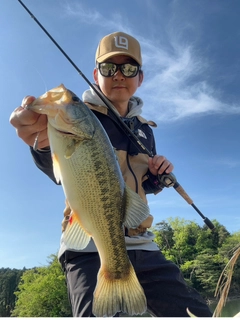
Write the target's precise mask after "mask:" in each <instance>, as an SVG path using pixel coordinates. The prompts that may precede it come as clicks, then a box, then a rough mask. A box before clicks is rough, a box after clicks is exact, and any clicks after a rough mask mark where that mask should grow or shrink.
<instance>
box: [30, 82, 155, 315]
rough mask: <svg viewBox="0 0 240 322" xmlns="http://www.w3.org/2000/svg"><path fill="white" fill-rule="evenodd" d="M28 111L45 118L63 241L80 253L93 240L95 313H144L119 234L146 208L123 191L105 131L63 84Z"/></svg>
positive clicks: (143, 216) (142, 298) (135, 223)
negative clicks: (63, 204)
mask: <svg viewBox="0 0 240 322" xmlns="http://www.w3.org/2000/svg"><path fill="white" fill-rule="evenodd" d="M27 108H28V109H29V110H32V111H35V112H37V113H40V114H46V115H47V116H48V136H49V141H50V148H51V153H52V158H53V166H54V174H55V176H56V180H58V181H61V184H62V186H63V190H64V194H65V196H66V199H67V201H68V204H69V206H70V208H71V214H70V219H69V222H68V225H67V227H66V230H65V231H64V233H63V238H64V241H65V243H66V245H67V247H69V248H72V249H74V250H81V249H83V248H85V247H86V246H87V244H88V243H89V241H90V238H91V237H92V238H93V240H94V242H95V244H96V247H97V249H98V252H99V256H100V260H101V267H100V269H99V272H98V276H97V284H96V288H95V291H94V296H93V314H95V315H96V316H102V317H104V316H114V315H115V314H116V313H117V312H119V311H122V312H126V313H128V314H129V315H133V314H142V313H144V312H145V311H146V297H145V295H144V291H143V289H142V287H141V285H140V284H139V281H138V279H137V277H136V274H135V271H134V269H133V266H132V264H131V262H130V260H129V258H128V255H127V250H126V245H125V238H124V232H123V229H124V226H126V227H127V228H135V227H137V226H138V225H139V224H140V223H141V222H142V221H143V220H145V219H146V218H147V217H148V216H149V208H148V206H147V205H146V204H145V203H144V202H143V200H142V199H141V198H140V197H139V195H137V194H136V193H135V192H133V191H132V190H131V189H130V188H129V187H127V186H126V184H125V182H124V180H123V177H122V174H121V170H120V167H119V164H118V162H117V158H116V155H115V153H114V150H113V148H112V146H111V143H110V140H109V138H108V136H107V134H106V132H105V130H104V129H103V127H102V125H101V123H100V122H99V121H98V119H97V118H96V117H95V115H94V114H93V113H92V111H90V109H89V108H88V107H87V106H86V105H85V104H83V103H82V102H81V101H80V100H79V99H78V98H77V97H76V95H75V94H74V93H72V92H71V91H69V90H67V89H66V88H65V86H64V85H60V86H58V87H56V88H54V89H52V90H51V91H48V92H47V93H45V94H44V95H42V96H40V97H39V98H38V99H36V100H35V101H34V102H33V103H31V104H30V105H29V106H28V107H27Z"/></svg>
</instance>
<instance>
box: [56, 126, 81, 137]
mask: <svg viewBox="0 0 240 322" xmlns="http://www.w3.org/2000/svg"><path fill="white" fill-rule="evenodd" d="M54 129H55V131H57V132H58V133H61V134H63V135H66V136H75V135H76V134H74V133H72V132H68V131H64V130H61V129H57V128H56V127H54Z"/></svg>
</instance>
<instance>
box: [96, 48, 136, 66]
mask: <svg viewBox="0 0 240 322" xmlns="http://www.w3.org/2000/svg"><path fill="white" fill-rule="evenodd" d="M118 55H123V56H129V57H131V58H132V59H134V60H135V61H136V62H137V63H138V64H139V65H140V66H142V62H140V61H139V60H138V59H136V57H134V56H133V55H129V53H126V52H123V51H115V52H111V53H107V54H105V55H102V56H101V57H98V58H97V62H98V63H103V62H104V61H105V60H107V59H108V58H111V57H114V56H118Z"/></svg>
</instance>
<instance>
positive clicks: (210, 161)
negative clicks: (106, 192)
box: [0, 0, 240, 268]
mask: <svg viewBox="0 0 240 322" xmlns="http://www.w3.org/2000/svg"><path fill="white" fill-rule="evenodd" d="M23 2H24V4H25V5H26V6H28V8H29V9H30V10H31V11H32V13H33V14H34V15H35V16H36V18H37V19H38V20H39V21H40V22H41V23H42V24H43V26H44V27H45V28H46V29H47V30H48V32H49V33H50V34H51V35H52V36H53V37H54V38H55V40H56V41H57V42H58V43H59V45H60V46H61V47H62V48H63V49H64V50H65V51H66V52H67V54H68V55H69V56H70V57H71V59H72V60H73V61H74V62H75V63H76V65H77V66H78V67H79V68H80V70H81V71H82V72H83V73H84V74H85V75H86V77H87V78H88V79H89V80H90V81H92V80H93V77H92V71H93V68H94V57H95V50H96V47H97V44H98V42H99V40H100V39H101V38H102V37H103V36H105V35H106V34H109V33H111V32H114V31H124V32H127V33H130V34H132V35H133V36H135V37H136V38H137V39H138V40H139V42H140V43H141V46H142V54H143V70H144V73H145V79H144V83H143V84H142V86H141V87H140V88H139V89H138V91H137V93H136V95H138V96H140V97H141V98H142V99H143V101H144V109H143V114H142V115H143V116H144V117H145V118H147V119H152V120H154V121H155V122H157V124H158V128H157V129H156V130H154V133H155V137H156V141H157V150H158V154H162V155H165V156H166V157H167V158H168V159H169V160H171V161H172V163H173V164H174V165H175V169H174V171H173V172H174V174H175V175H176V177H177V179H178V182H179V183H180V184H181V185H182V186H183V188H184V189H185V190H186V192H187V193H188V194H189V196H190V197H191V198H192V199H193V201H194V203H195V205H196V206H197V207H198V208H199V209H200V210H201V211H202V213H203V214H204V215H205V216H206V217H208V218H209V219H211V220H213V219H217V220H218V221H219V222H220V223H221V224H223V225H224V226H225V227H226V228H227V229H228V230H229V232H231V233H233V232H236V231H239V230H240V215H239V209H240V198H239V194H240V183H239V182H240V174H239V169H240V149H239V141H240V126H239V124H240V103H239V101H240V91H239V84H240V20H239V12H240V2H239V1H238V0H228V1H224V0H212V1H208V0H196V1H195V0H178V1H171V0H141V1H139V0H131V1H129V0H128V1H126V0H122V1H118V2H113V1H111V0H105V1H98V0H85V1H84V0H83V1H77V0H68V1H64V0H61V1H60V0H41V1H40V0H35V1H31V0H23ZM0 26H1V28H0V71H1V78H0V97H1V111H2V117H1V127H0V133H1V138H2V139H1V151H2V157H1V159H0V162H1V163H0V164H1V180H0V189H1V190H0V191H1V200H2V202H1V225H0V245H1V247H0V267H10V268H23V267H24V266H25V267H27V268H31V267H33V266H39V265H45V264H46V263H47V257H48V256H49V255H50V254H52V253H56V252H57V250H58V247H59V240H60V235H61V221H62V212H63V208H64V195H63V192H62V188H61V187H59V186H56V185H55V184H54V183H52V182H51V181H50V180H49V179H48V178H47V177H46V176H45V175H44V174H42V173H41V172H40V171H39V170H38V169H37V168H36V167H35V165H34V164H33V162H32V159H31V156H30V153H29V148H28V147H27V146H26V145H25V143H23V141H21V140H20V139H19V138H18V137H17V135H16V133H15V129H14V128H13V127H12V126H11V125H10V124H9V117H10V114H11V112H12V111H13V110H14V109H15V108H16V107H17V106H19V105H20V104H21V101H22V98H23V97H24V96H25V95H34V96H39V95H41V94H43V93H44V92H46V91H47V90H50V89H51V88H53V87H56V86H58V85H59V84H61V83H63V84H64V85H65V86H66V87H68V88H69V89H71V90H72V91H74V92H75V93H76V94H78V95H79V96H80V97H81V94H82V92H83V91H84V90H85V89H87V88H88V85H87V83H86V82H85V81H84V80H83V78H82V77H81V76H80V75H79V74H78V73H77V71H76V70H75V69H74V68H73V67H72V66H71V65H70V63H69V62H68V61H67V60H66V58H65V57H64V56H63V55H62V53H61V52H60V51H59V50H58V49H57V48H56V46H55V45H54V44H53V43H52V42H51V40H50V39H49V38H47V36H46V35H45V34H44V33H43V31H42V30H41V29H40V28H39V27H38V25H37V24H36V23H35V22H34V20H33V19H31V17H30V16H29V14H28V13H27V12H26V11H25V10H24V9H23V7H22V6H21V5H20V3H19V2H18V1H17V0H3V1H1V10H0ZM148 199H149V204H150V208H151V213H152V215H153V216H154V223H157V222H159V221H161V220H166V219H167V218H169V217H177V216H178V217H180V218H184V219H186V220H194V221H196V222H197V223H198V224H200V225H202V224H203V221H202V219H201V218H200V216H199V215H198V214H197V213H196V212H195V210H194V209H193V208H192V207H191V206H190V205H188V204H187V203H186V201H185V200H184V199H183V198H182V197H180V195H178V194H177V193H176V191H175V190H174V189H173V188H169V189H165V190H164V191H163V192H162V193H160V194H158V195H156V196H150V197H149V198H148Z"/></svg>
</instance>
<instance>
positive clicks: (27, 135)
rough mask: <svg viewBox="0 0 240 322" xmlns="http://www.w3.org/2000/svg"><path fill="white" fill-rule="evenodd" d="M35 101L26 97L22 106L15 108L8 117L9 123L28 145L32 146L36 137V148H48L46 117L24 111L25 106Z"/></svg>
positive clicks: (30, 97)
mask: <svg viewBox="0 0 240 322" xmlns="http://www.w3.org/2000/svg"><path fill="white" fill-rule="evenodd" d="M34 100H35V97H34V96H26V97H24V99H23V100H22V105H21V106H19V107H17V108H16V109H15V110H14V111H13V112H12V114H11V116H10V120H9V121H10V123H11V124H12V126H14V127H15V129H16V132H17V135H18V136H19V137H20V138H21V139H22V140H23V141H24V142H25V143H26V144H28V145H30V146H33V145H34V141H35V139H36V137H37V136H38V146H37V147H38V148H39V149H43V148H46V147H48V146H49V140H48V135H47V116H46V115H41V114H38V113H34V112H32V111H29V110H27V109H25V106H26V105H28V104H30V103H31V102H33V101H34Z"/></svg>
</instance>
